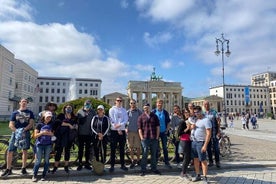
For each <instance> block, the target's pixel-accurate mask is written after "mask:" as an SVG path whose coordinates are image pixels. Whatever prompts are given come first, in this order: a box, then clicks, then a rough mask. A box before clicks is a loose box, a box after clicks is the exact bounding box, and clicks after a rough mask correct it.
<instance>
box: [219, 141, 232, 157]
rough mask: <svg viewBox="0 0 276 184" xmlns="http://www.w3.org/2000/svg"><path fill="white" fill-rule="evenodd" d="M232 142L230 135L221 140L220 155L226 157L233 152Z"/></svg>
mask: <svg viewBox="0 0 276 184" xmlns="http://www.w3.org/2000/svg"><path fill="white" fill-rule="evenodd" d="M230 144H231V143H230V139H229V137H222V138H221V139H220V140H219V148H220V155H221V156H222V157H226V156H229V155H230V154H231V150H230Z"/></svg>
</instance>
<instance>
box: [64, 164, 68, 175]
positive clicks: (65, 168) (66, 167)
mask: <svg viewBox="0 0 276 184" xmlns="http://www.w3.org/2000/svg"><path fill="white" fill-rule="evenodd" d="M64 171H65V172H66V173H67V174H68V173H69V168H68V166H64Z"/></svg>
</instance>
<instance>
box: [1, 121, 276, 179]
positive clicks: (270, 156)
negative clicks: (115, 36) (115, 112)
mask: <svg viewBox="0 0 276 184" xmlns="http://www.w3.org/2000/svg"><path fill="white" fill-rule="evenodd" d="M259 124H260V128H259V129H257V130H249V131H245V130H242V129H241V123H240V121H237V120H236V121H235V128H234V129H227V130H226V133H227V134H228V135H229V136H230V139H231V143H232V147H231V150H232V154H231V155H230V156H229V157H223V158H221V164H222V168H221V169H217V168H215V167H211V168H209V172H208V173H209V174H208V176H209V180H210V183H219V184H233V183H244V184H247V183H252V184H257V183H263V184H266V183H270V184H272V183H273V184H276V138H275V139H274V136H275V133H276V126H275V125H276V121H275V120H259ZM172 166H173V168H172V169H167V168H165V167H164V165H163V164H162V163H159V167H158V168H159V169H160V171H161V172H162V175H161V176H157V175H153V174H148V175H146V176H144V177H141V176H139V170H140V168H135V169H131V170H129V171H128V172H124V171H122V170H120V169H119V168H118V166H117V167H116V168H115V172H114V173H112V174H110V173H108V172H106V173H105V174H104V175H103V176H96V175H94V174H93V173H91V172H90V171H87V170H85V169H83V170H82V171H76V168H75V167H73V168H71V169H72V170H71V172H70V174H69V175H67V174H65V172H64V171H63V168H59V169H60V170H59V171H58V172H57V173H56V174H54V175H52V174H48V175H47V177H48V178H47V181H46V182H47V183H68V184H73V183H92V182H93V183H135V184H136V183H137V184H139V183H160V184H163V183H164V184H165V183H166V184H168V183H170V184H171V183H193V182H185V181H183V180H182V179H180V178H179V173H180V169H178V168H177V167H176V165H174V164H172ZM106 168H107V169H108V168H109V165H107V166H106ZM41 169H42V168H41ZM41 169H40V170H41ZM28 171H29V172H31V169H28ZM189 172H190V173H191V174H192V173H193V169H190V170H189ZM0 183H32V182H31V175H28V176H24V177H22V176H20V175H19V171H14V174H13V175H11V176H9V177H8V178H6V179H3V178H0ZM39 183H42V181H39ZM197 183H199V182H197Z"/></svg>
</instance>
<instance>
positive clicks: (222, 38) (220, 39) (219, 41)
mask: <svg viewBox="0 0 276 184" xmlns="http://www.w3.org/2000/svg"><path fill="white" fill-rule="evenodd" d="M229 42H230V41H229V40H227V39H225V38H224V36H223V33H222V34H221V38H216V43H217V45H216V47H217V50H216V51H215V54H216V55H217V56H218V55H220V53H221V60H222V90H223V103H222V108H223V122H222V126H225V127H227V117H226V99H225V83H224V54H225V55H226V56H227V57H229V56H230V54H231V52H230V51H229ZM224 43H226V47H227V50H226V52H224ZM219 44H220V45H221V48H220V50H219Z"/></svg>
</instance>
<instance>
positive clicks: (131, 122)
mask: <svg viewBox="0 0 276 184" xmlns="http://www.w3.org/2000/svg"><path fill="white" fill-rule="evenodd" d="M129 105H130V109H129V110H127V114H128V125H127V129H126V130H127V140H128V146H129V154H130V158H131V164H130V166H129V168H130V169H133V168H134V167H135V164H136V163H137V164H138V165H139V164H140V155H141V140H140V137H139V134H138V126H137V120H138V117H139V116H140V115H141V114H142V111H141V110H140V109H138V108H137V106H136V100H134V99H131V100H130V102H129ZM135 150H136V152H135V155H136V157H137V160H136V161H135V160H134V151H135Z"/></svg>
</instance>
